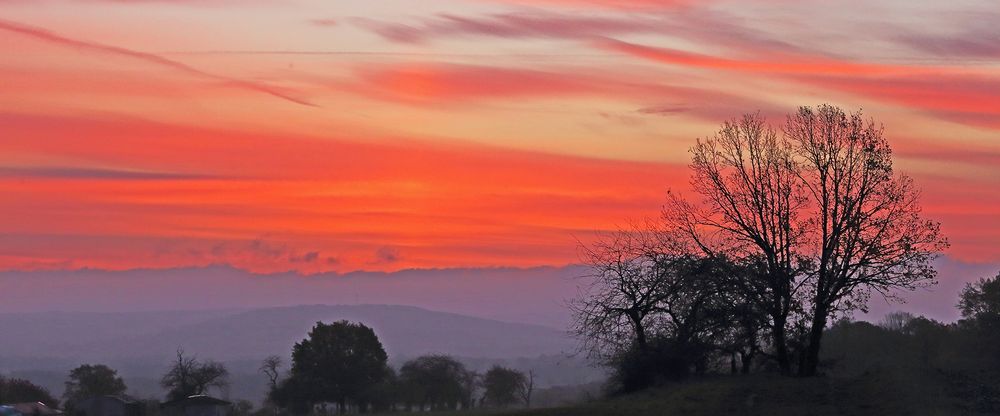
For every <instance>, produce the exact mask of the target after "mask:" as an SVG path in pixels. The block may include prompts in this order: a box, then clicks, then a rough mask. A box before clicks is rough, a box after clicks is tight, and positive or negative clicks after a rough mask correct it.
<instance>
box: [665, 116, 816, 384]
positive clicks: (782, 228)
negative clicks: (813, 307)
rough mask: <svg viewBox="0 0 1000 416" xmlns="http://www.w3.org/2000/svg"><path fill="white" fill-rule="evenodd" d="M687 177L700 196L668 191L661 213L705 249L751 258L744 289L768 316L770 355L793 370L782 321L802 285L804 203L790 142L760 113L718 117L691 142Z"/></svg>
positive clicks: (783, 367) (745, 259) (712, 253)
mask: <svg viewBox="0 0 1000 416" xmlns="http://www.w3.org/2000/svg"><path fill="white" fill-rule="evenodd" d="M691 153H692V162H691V170H692V185H693V188H694V190H695V192H697V193H698V195H699V196H700V197H701V198H700V199H701V201H700V202H701V203H700V204H697V203H692V202H690V201H687V200H684V199H682V198H680V197H679V196H677V195H676V194H671V195H670V198H669V200H668V205H667V207H666V208H665V210H664V216H665V218H666V219H667V221H668V223H669V224H671V225H672V226H673V227H676V229H677V230H680V231H682V232H684V233H686V234H687V236H688V237H690V238H691V239H692V240H693V241H694V242H695V244H696V245H697V246H698V247H699V248H700V249H701V250H702V251H703V252H704V253H705V254H706V255H708V256H711V257H719V256H724V257H728V258H733V259H739V261H741V262H745V263H751V264H754V265H755V266H756V267H755V269H756V270H757V271H758V273H755V274H752V275H748V276H745V280H744V282H743V286H744V289H745V292H746V293H747V294H748V295H749V299H751V300H752V301H753V302H754V303H756V304H757V305H758V306H759V307H760V309H761V310H763V311H765V312H766V313H767V314H768V316H769V318H770V321H771V322H770V333H771V337H772V346H773V348H774V350H775V359H776V360H777V362H778V365H779V368H780V369H781V371H782V372H783V373H786V374H787V373H789V372H790V371H791V361H790V358H789V353H788V348H787V344H786V342H787V340H786V326H787V324H788V320H789V316H790V315H791V313H792V312H793V311H794V310H795V309H796V308H797V307H798V305H797V297H796V296H797V294H798V290H799V289H800V287H801V285H802V279H801V278H800V273H799V269H800V264H799V263H800V261H799V260H800V257H799V253H798V252H797V249H799V245H800V244H801V243H802V242H803V239H804V234H805V231H804V230H805V224H804V223H803V221H801V220H800V218H799V211H800V210H801V209H802V207H803V206H805V204H806V198H805V195H804V190H803V187H802V186H801V183H800V179H799V176H800V175H799V174H798V168H797V164H796V163H795V161H794V159H793V147H792V144H791V142H789V141H788V140H786V139H784V138H783V137H780V136H779V135H778V133H777V132H776V131H775V130H774V128H772V127H770V126H769V125H768V124H767V123H766V121H765V119H764V117H762V116H761V115H760V114H748V115H745V116H743V117H742V118H739V119H735V120H731V121H727V122H725V123H723V125H722V128H721V129H720V130H719V131H718V132H717V133H716V134H715V135H714V136H712V137H708V138H705V139H701V140H698V142H697V144H696V145H695V146H694V147H693V148H692V149H691Z"/></svg>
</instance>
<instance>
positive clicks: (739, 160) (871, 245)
mask: <svg viewBox="0 0 1000 416" xmlns="http://www.w3.org/2000/svg"><path fill="white" fill-rule="evenodd" d="M690 153H691V164H690V171H691V188H692V190H693V196H690V197H689V196H685V195H681V194H678V193H675V192H669V193H668V197H667V201H666V203H665V204H664V207H663V209H662V213H661V215H660V216H659V217H658V218H655V219H648V220H645V221H642V222H640V223H637V224H633V225H631V226H629V227H626V228H623V229H621V230H619V231H617V232H614V233H608V234H605V235H602V236H600V237H599V238H598V239H597V241H596V242H594V243H591V244H587V245H584V246H583V247H582V253H583V255H582V257H583V260H584V262H585V263H586V264H587V265H589V266H590V270H591V271H592V273H591V274H589V275H588V276H586V278H587V281H588V283H587V284H586V285H585V286H586V287H585V290H584V293H583V294H582V296H580V297H579V298H578V299H576V300H575V301H574V302H573V303H572V304H571V307H572V309H573V312H574V316H575V318H576V319H575V324H574V327H573V331H574V332H575V333H576V334H577V335H578V336H579V337H580V339H581V340H582V341H583V347H584V350H585V351H587V352H588V353H589V354H591V356H593V357H596V358H598V359H600V360H601V361H602V362H603V363H605V364H607V365H609V366H611V367H612V369H613V370H614V372H615V378H616V382H617V383H618V385H619V389H621V390H626V391H628V390H635V389H639V388H642V387H645V386H648V385H650V384H652V383H654V382H655V381H656V380H659V379H672V378H679V377H683V376H685V375H687V374H689V373H692V372H697V373H701V372H705V371H708V370H709V369H711V368H718V367H719V366H720V365H721V366H723V367H728V368H729V370H730V371H732V372H743V373H746V372H750V371H751V370H752V369H754V368H773V369H774V370H775V371H777V372H780V373H781V374H786V375H793V374H797V375H800V376H812V375H816V374H817V373H818V371H819V370H820V352H821V346H822V341H823V336H824V334H825V332H826V329H827V328H828V326H829V325H828V324H829V323H831V322H833V320H834V319H837V318H839V317H844V316H848V315H849V314H851V313H852V312H854V311H857V310H864V309H865V308H866V305H867V302H868V300H869V299H870V298H871V297H872V296H873V295H875V296H881V297H885V298H886V299H890V300H892V299H894V297H895V295H896V293H897V291H899V290H912V289H915V288H918V287H924V286H927V285H930V284H933V282H934V278H935V276H936V272H935V270H934V269H933V267H932V266H931V261H932V260H933V259H934V258H935V257H936V256H937V255H938V253H940V252H941V251H942V250H944V249H945V248H946V247H947V246H948V243H947V240H946V239H945V238H944V237H943V236H942V235H941V233H940V226H939V224H938V223H936V222H934V221H930V220H928V219H926V218H924V216H923V215H922V213H921V207H920V203H919V196H920V192H919V189H918V188H917V187H916V186H915V184H914V182H913V180H912V179H911V178H910V177H908V176H906V175H904V174H901V173H898V172H896V171H895V170H894V169H893V163H892V162H893V160H892V150H891V148H890V146H889V143H888V141H887V139H886V138H885V135H884V130H883V128H882V126H881V125H879V124H877V123H876V122H875V121H873V120H870V119H865V118H864V117H863V115H862V114H861V112H860V111H859V112H854V113H847V112H845V111H843V110H842V109H840V108H837V107H834V106H830V105H821V106H819V107H817V108H811V107H801V108H799V109H798V111H796V112H795V113H793V114H790V115H788V116H787V117H786V118H785V120H784V123H782V124H780V125H774V124H771V123H769V122H768V121H767V119H766V118H765V117H764V116H762V115H760V114H759V113H757V114H747V115H744V116H742V117H740V118H737V119H733V120H730V121H727V122H725V123H723V124H722V126H721V127H720V129H719V130H718V131H717V132H716V133H715V134H714V135H713V136H709V137H706V138H703V139H700V140H698V141H697V143H696V144H695V145H694V146H693V147H692V148H691V149H690ZM726 362H728V363H726ZM727 364H728V365H727Z"/></svg>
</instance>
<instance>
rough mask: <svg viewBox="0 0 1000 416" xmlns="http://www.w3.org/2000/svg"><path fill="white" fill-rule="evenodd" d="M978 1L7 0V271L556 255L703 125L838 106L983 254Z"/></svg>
mask: <svg viewBox="0 0 1000 416" xmlns="http://www.w3.org/2000/svg"><path fill="white" fill-rule="evenodd" d="M997 21H1000V7H997V5H996V4H995V2H993V1H992V0H979V1H970V0H965V1H949V2H938V1H929V0H927V1H911V0H907V1H903V0H898V1H897V0H892V1H879V2H872V1H861V0H845V1H838V2H829V1H811V0H807V1H791V0H756V1H727V0H702V1H695V0H620V1H613V0H535V1H531V0H420V1H414V0H370V1H364V2H355V1H328V0H288V1H281V0H247V1H236V0H0V54H2V59H0V200H2V202H0V270H3V271H8V272H32V271H61V270H80V269H86V270H104V271H123V270H134V269H147V270H148V269H178V268H190V267H207V266H226V267H232V268H235V269H239V270H243V271H248V272H251V273H258V274H268V273H285V272H292V273H296V274H301V275H314V274H319V273H341V274H342V273H349V272H354V271H374V272H394V271H400V270H406V269H450V268H493V267H513V268H531V267H539V266H552V267H562V266H567V265H571V264H574V263H576V262H578V261H579V257H578V243H579V242H586V241H588V240H589V239H591V238H593V236H595V235H597V234H598V233H599V232H601V231H607V230H613V229H615V228H617V227H619V226H621V225H623V224H625V223H627V222H629V221H631V220H634V219H639V218H643V217H646V216H655V215H656V214H657V213H658V212H659V210H660V209H661V206H662V204H663V201H664V198H665V195H666V192H667V190H668V189H669V190H674V191H678V192H684V191H685V190H686V189H688V188H689V182H688V172H687V163H688V160H689V154H688V152H687V149H688V148H689V147H690V146H691V145H692V144H693V143H694V141H695V139H697V138H698V137H704V136H707V135H711V134H712V133H713V132H714V131H715V130H716V129H717V128H718V126H719V124H720V123H721V122H723V121H724V120H726V119H728V118H731V117H735V116H738V115H740V114H743V113H748V112H758V111H759V112H761V113H762V114H764V115H765V116H767V117H769V119H770V120H772V121H773V122H775V123H780V122H781V120H782V118H783V117H784V114H787V113H789V112H792V111H794V110H795V109H796V107H797V106H800V105H818V104H822V103H831V104H835V105H839V106H842V107H844V108H846V109H851V110H853V109H863V111H864V112H865V114H866V115H868V116H871V117H873V118H875V119H876V120H878V121H879V122H881V123H883V124H884V125H885V129H886V135H887V137H888V138H889V140H890V143H891V145H892V146H893V149H894V156H895V162H896V168H897V169H898V170H899V171H901V172H904V173H906V174H908V175H910V176H912V177H913V178H914V179H915V180H916V182H917V184H918V185H919V186H920V187H921V188H922V190H923V194H922V201H923V202H922V204H923V207H924V211H925V214H926V216H927V217H929V218H932V219H935V220H937V221H940V222H941V223H942V230H943V231H944V233H945V234H946V235H947V237H948V238H949V240H950V242H951V248H950V249H949V250H948V251H947V252H946V253H945V255H946V257H947V259H948V261H949V262H952V264H966V265H970V267H973V268H974V269H975V270H977V271H978V270H980V269H981V266H982V265H995V264H1000V140H998V138H1000V29H998V27H1000V26H998V25H996V22H997ZM970 270H971V269H970ZM960 278H961V279H965V280H971V279H972V278H973V277H972V276H966V275H963V276H961V277H960ZM949 296H950V295H949Z"/></svg>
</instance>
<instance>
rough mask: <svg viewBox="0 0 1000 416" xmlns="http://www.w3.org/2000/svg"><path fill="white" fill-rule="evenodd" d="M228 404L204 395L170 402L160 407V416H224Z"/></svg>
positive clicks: (227, 409)
mask: <svg viewBox="0 0 1000 416" xmlns="http://www.w3.org/2000/svg"><path fill="white" fill-rule="evenodd" d="M229 406H230V403H229V402H227V401H225V400H221V399H216V398H214V397H209V396H205V395H197V396H190V397H186V398H183V399H178V400H171V401H169V402H166V403H163V404H161V405H160V409H161V413H162V416H226V413H227V412H228V411H229Z"/></svg>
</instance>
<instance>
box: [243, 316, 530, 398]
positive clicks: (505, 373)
mask: <svg viewBox="0 0 1000 416" xmlns="http://www.w3.org/2000/svg"><path fill="white" fill-rule="evenodd" d="M280 365H281V360H280V358H278V357H276V356H272V357H268V358H267V359H265V360H264V362H263V364H262V365H261V372H262V373H264V374H265V375H266V376H267V377H268V380H269V382H270V383H271V390H270V393H269V394H268V403H269V404H271V405H273V406H276V407H277V408H280V409H283V410H285V411H287V412H289V413H292V414H308V413H312V412H314V411H317V410H319V411H326V410H329V411H335V412H337V413H346V412H361V413H365V412H371V411H381V412H384V411H396V410H406V411H425V410H432V411H433V410H456V409H471V408H475V407H491V408H508V407H511V406H525V407H528V406H530V405H531V396H532V393H533V390H534V374H533V373H532V372H530V371H529V372H528V373H524V372H521V371H518V370H514V369H510V368H506V367H502V366H499V365H494V366H493V367H492V368H490V369H489V370H488V371H486V372H485V373H484V374H478V373H477V372H475V371H471V370H469V369H467V368H466V367H465V365H463V364H462V363H461V362H459V361H458V360H455V359H454V358H452V357H449V356H446V355H426V356H421V357H417V358H415V359H412V360H409V361H407V362H405V363H403V364H402V366H400V368H399V370H398V371H396V370H395V369H393V368H392V367H390V366H389V365H388V356H387V354H386V352H385V349H384V348H383V347H382V344H381V342H380V341H379V340H378V337H377V336H376V335H375V332H374V331H373V330H372V329H371V328H369V327H367V326H365V325H363V324H360V323H351V322H347V321H339V322H333V323H330V324H325V323H322V322H318V323H316V325H315V326H314V327H313V328H312V330H311V331H310V332H309V335H308V337H307V338H306V339H304V340H302V341H301V342H299V343H296V344H295V346H294V347H293V349H292V363H291V368H290V369H289V371H288V373H287V376H285V377H284V378H281V372H280V370H279V367H280ZM330 407H332V408H330Z"/></svg>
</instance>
